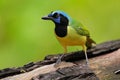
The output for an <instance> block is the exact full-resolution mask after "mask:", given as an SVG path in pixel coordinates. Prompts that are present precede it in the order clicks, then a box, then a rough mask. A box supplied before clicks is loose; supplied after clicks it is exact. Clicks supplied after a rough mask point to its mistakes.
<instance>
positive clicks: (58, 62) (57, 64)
mask: <svg viewBox="0 0 120 80" xmlns="http://www.w3.org/2000/svg"><path fill="white" fill-rule="evenodd" d="M63 56H64V54H63V55H61V56H60V57H58V60H57V61H56V63H55V65H54V67H58V66H59V64H60V63H61V62H62V61H61V59H62V57H63Z"/></svg>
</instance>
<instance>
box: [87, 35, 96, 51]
mask: <svg viewBox="0 0 120 80" xmlns="http://www.w3.org/2000/svg"><path fill="white" fill-rule="evenodd" d="M86 46H87V49H90V48H91V47H93V46H96V42H95V41H94V40H92V39H91V38H90V37H87V42H86Z"/></svg>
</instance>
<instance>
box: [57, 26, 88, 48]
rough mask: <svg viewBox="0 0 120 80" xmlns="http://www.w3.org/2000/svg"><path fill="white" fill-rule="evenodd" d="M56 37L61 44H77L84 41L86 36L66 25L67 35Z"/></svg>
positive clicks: (82, 43) (81, 43)
mask: <svg viewBox="0 0 120 80" xmlns="http://www.w3.org/2000/svg"><path fill="white" fill-rule="evenodd" d="M56 38H57V39H58V41H59V42H60V43H61V44H62V45H63V46H77V45H84V44H85V43H86V36H82V35H79V34H78V33H77V32H76V31H75V30H74V29H73V28H72V27H70V26H68V31H67V36H65V37H58V36H57V35H56Z"/></svg>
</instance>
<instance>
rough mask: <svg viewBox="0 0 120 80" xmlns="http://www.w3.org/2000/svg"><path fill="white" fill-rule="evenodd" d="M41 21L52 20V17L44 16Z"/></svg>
mask: <svg viewBox="0 0 120 80" xmlns="http://www.w3.org/2000/svg"><path fill="white" fill-rule="evenodd" d="M41 19H43V20H52V17H48V16H44V17H42V18H41Z"/></svg>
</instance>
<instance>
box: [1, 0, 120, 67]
mask: <svg viewBox="0 0 120 80" xmlns="http://www.w3.org/2000/svg"><path fill="white" fill-rule="evenodd" d="M54 10H63V11H65V12H66V13H68V14H69V15H70V16H71V17H73V18H74V19H76V20H78V21H80V22H81V23H82V24H84V25H85V26H87V28H88V29H89V30H90V33H91V37H92V38H93V39H94V40H95V41H96V42H97V43H101V42H104V41H107V40H114V39H119V38H120V0H0V69H2V68H6V67H13V66H14V67H18V66H22V65H24V64H26V63H28V62H31V61H39V60H42V59H43V58H44V56H45V55H47V54H56V53H62V52H63V49H62V47H61V45H60V44H59V43H58V41H57V40H56V38H55V36H54V24H53V23H52V22H50V21H43V20H41V17H42V16H45V15H47V14H48V13H50V12H51V11H54ZM77 49H78V48H76V47H70V48H69V52H70V51H75V50H77Z"/></svg>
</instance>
